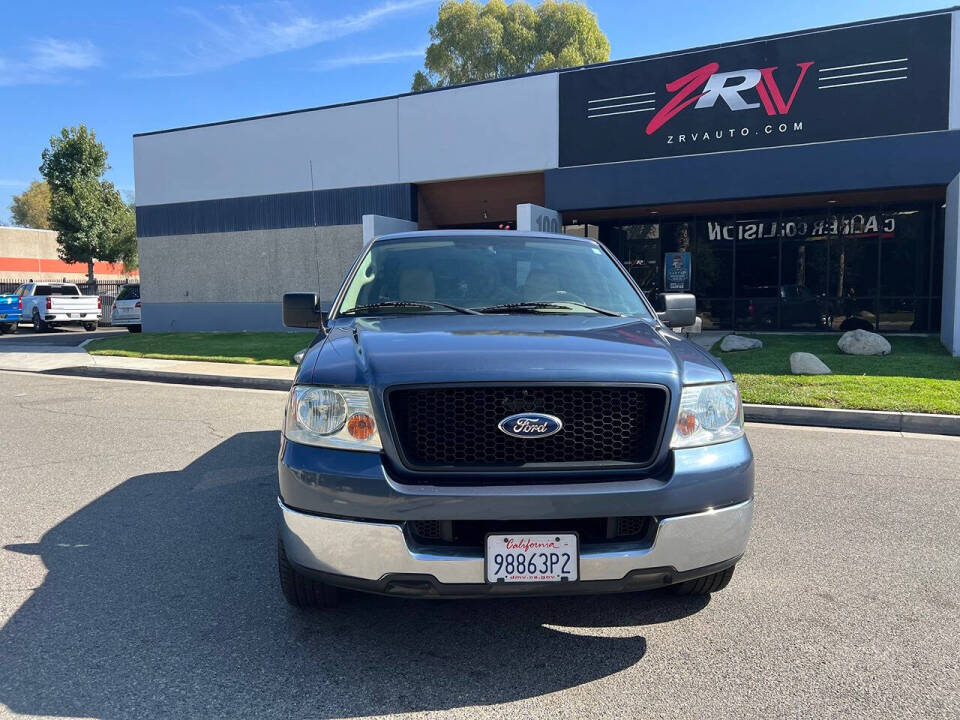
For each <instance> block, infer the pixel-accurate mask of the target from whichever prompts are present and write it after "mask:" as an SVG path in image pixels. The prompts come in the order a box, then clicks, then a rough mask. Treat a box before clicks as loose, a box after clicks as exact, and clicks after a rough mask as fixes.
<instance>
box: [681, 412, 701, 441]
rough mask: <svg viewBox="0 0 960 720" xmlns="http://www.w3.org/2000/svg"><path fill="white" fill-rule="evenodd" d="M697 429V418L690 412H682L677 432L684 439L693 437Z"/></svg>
mask: <svg viewBox="0 0 960 720" xmlns="http://www.w3.org/2000/svg"><path fill="white" fill-rule="evenodd" d="M696 429H697V416H696V415H695V414H694V413H692V412H690V411H689V410H681V411H680V416H679V417H678V418H677V432H678V433H680V434H681V435H682V436H683V437H689V436H690V435H693V433H694V431H696Z"/></svg>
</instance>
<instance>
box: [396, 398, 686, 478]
mask: <svg viewBox="0 0 960 720" xmlns="http://www.w3.org/2000/svg"><path fill="white" fill-rule="evenodd" d="M387 405H388V409H389V412H390V413H391V416H392V419H393V426H394V429H395V437H396V440H397V445H398V450H399V452H400V455H401V460H402V462H403V464H404V465H405V466H406V467H408V468H409V469H411V470H416V471H423V472H430V471H432V472H443V471H450V470H456V471H460V472H463V471H470V470H475V471H491V470H492V471H510V470H542V469H552V468H556V469H578V468H579V469H586V470H590V469H594V468H601V467H625V466H643V465H647V464H649V463H650V462H652V460H653V459H654V457H655V455H656V452H657V449H658V447H659V443H660V438H661V435H662V434H663V421H664V414H665V412H666V407H667V392H666V389H665V388H663V387H662V386H644V385H622V386H608V385H603V386H601V385H468V386H459V385H449V386H437V387H398V388H393V389H391V390H389V391H388V392H387ZM524 412H529V413H533V412H538V413H546V414H549V415H554V416H556V417H558V418H560V420H561V421H562V423H563V428H562V429H561V430H560V432H558V433H557V434H555V435H551V436H549V437H538V438H516V437H512V436H510V435H507V434H506V433H504V432H502V431H501V430H500V429H499V427H498V426H499V423H500V421H501V420H503V419H504V418H505V417H508V416H510V415H514V414H517V413H524Z"/></svg>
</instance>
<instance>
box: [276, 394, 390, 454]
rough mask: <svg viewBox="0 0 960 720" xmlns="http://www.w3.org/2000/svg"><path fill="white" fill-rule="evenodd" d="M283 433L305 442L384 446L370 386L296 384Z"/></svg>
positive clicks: (361, 447) (331, 445)
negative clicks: (343, 388) (359, 388)
mask: <svg viewBox="0 0 960 720" xmlns="http://www.w3.org/2000/svg"><path fill="white" fill-rule="evenodd" d="M283 434H284V436H285V437H286V438H287V440H290V441H292V442H295V443H301V444H303V445H315V446H318V447H329V448H338V449H341V450H366V451H369V452H378V451H379V450H380V449H381V445H380V432H379V430H378V428H377V422H376V420H375V419H374V417H373V408H372V407H371V404H370V393H369V392H367V391H366V390H342V389H339V388H325V387H316V386H314V385H296V386H294V387H293V388H292V389H291V390H290V396H289V398H288V400H287V408H286V412H285V413H284V420H283Z"/></svg>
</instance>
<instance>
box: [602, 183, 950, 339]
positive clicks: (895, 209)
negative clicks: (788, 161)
mask: <svg viewBox="0 0 960 720" xmlns="http://www.w3.org/2000/svg"><path fill="white" fill-rule="evenodd" d="M602 232H603V233H604V236H603V237H605V238H606V239H605V240H604V242H606V243H607V244H608V246H610V248H611V250H613V251H614V253H616V254H617V255H618V257H620V258H621V260H622V261H623V262H624V264H625V265H627V266H628V267H629V268H630V271H631V274H633V276H634V278H636V280H637V282H638V283H639V284H640V285H641V287H643V289H644V290H645V291H647V292H648V294H649V295H650V296H651V297H652V298H653V297H655V296H656V294H657V293H659V292H661V291H662V290H663V277H662V275H663V256H664V253H666V252H676V251H680V252H687V251H689V252H690V253H691V257H692V266H693V267H692V270H693V292H694V294H695V295H696V296H697V304H698V311H699V313H700V315H701V317H702V318H703V327H704V329H716V330H725V329H742V330H763V329H769V330H776V329H783V330H834V331H840V330H848V329H856V328H864V329H874V330H876V329H879V330H881V331H884V332H937V331H938V330H939V327H940V303H941V300H940V294H941V290H940V286H941V284H942V283H941V272H942V270H941V268H942V265H943V209H942V207H941V203H940V202H937V203H918V204H911V205H902V206H901V205H891V206H887V207H857V208H829V209H828V210H821V211H811V212H796V211H793V212H790V213H762V214H751V215H740V216H716V217H706V216H700V217H696V218H690V219H682V220H665V221H662V222H652V223H651V222H649V221H644V222H641V223H637V224H624V225H609V226H605V228H604V230H603V231H602Z"/></svg>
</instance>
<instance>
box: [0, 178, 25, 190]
mask: <svg viewBox="0 0 960 720" xmlns="http://www.w3.org/2000/svg"><path fill="white" fill-rule="evenodd" d="M29 184H30V183H29V182H28V181H27V180H10V179H8V178H0V187H12V188H19V187H26V186H27V185H29Z"/></svg>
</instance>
